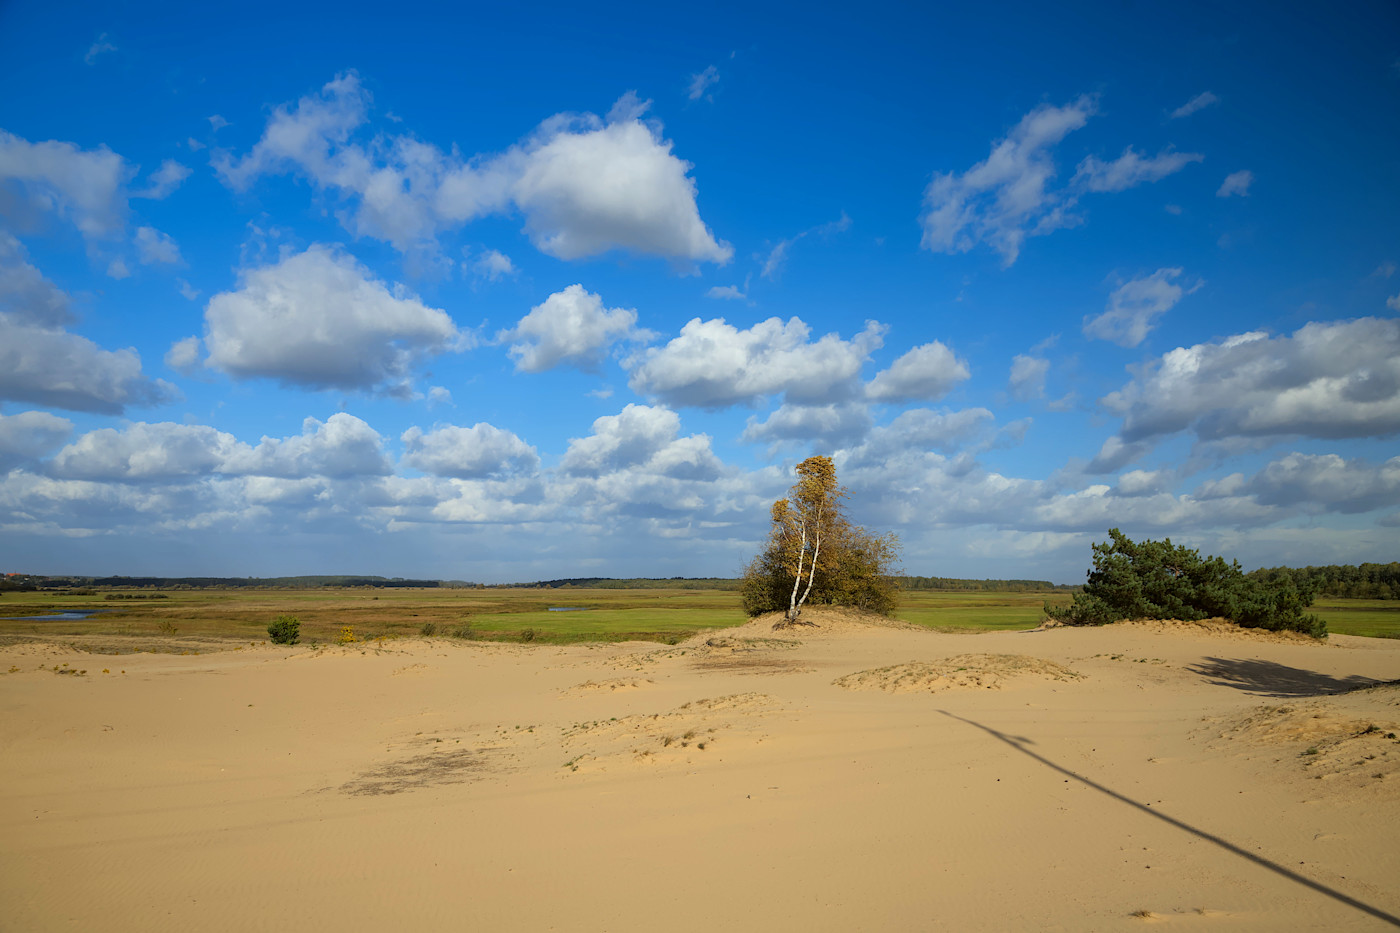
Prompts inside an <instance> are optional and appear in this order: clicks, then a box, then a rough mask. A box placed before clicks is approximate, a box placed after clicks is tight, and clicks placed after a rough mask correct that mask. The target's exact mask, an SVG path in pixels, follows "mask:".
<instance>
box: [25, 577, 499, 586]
mask: <svg viewBox="0 0 1400 933" xmlns="http://www.w3.org/2000/svg"><path fill="white" fill-rule="evenodd" d="M452 585H454V584H451V583H444V582H443V581H441V580H405V579H404V578H402V577H369V576H308V577H77V576H74V577H46V576H39V575H34V574H14V575H12V576H7V577H4V578H0V589H45V590H50V589H73V588H83V587H102V588H111V587H136V588H140V589H158V590H195V589H239V588H244V587H266V588H273V589H311V588H314V587H318V586H335V587H343V586H390V587H430V588H436V587H439V586H452ZM455 585H459V586H470V585H473V584H455Z"/></svg>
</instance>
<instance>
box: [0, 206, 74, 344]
mask: <svg viewBox="0 0 1400 933" xmlns="http://www.w3.org/2000/svg"><path fill="white" fill-rule="evenodd" d="M0 314H5V315H8V316H9V318H10V320H12V321H15V322H18V323H24V324H36V325H39V326H43V327H62V326H64V325H65V324H71V323H73V322H74V320H75V316H74V314H73V312H72V309H71V302H70V301H69V298H68V294H67V293H66V292H65V291H63V290H62V289H61V288H59V287H58V286H56V285H54V283H52V282H50V281H49V280H48V279H46V278H45V277H44V274H43V273H42V272H40V271H39V270H38V268H36V267H35V266H33V265H32V264H30V262H29V252H28V251H27V250H26V249H25V248H24V244H23V243H21V242H20V241H19V240H17V239H15V238H14V237H13V236H11V235H10V234H9V233H6V232H5V231H3V230H0Z"/></svg>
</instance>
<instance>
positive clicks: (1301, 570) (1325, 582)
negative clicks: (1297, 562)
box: [1249, 561, 1400, 599]
mask: <svg viewBox="0 0 1400 933" xmlns="http://www.w3.org/2000/svg"><path fill="white" fill-rule="evenodd" d="M1249 576H1251V577H1255V578H1258V579H1260V580H1264V581H1265V582H1270V583H1272V582H1274V581H1277V580H1283V579H1285V578H1287V579H1291V580H1292V581H1293V582H1294V583H1296V584H1297V585H1298V586H1299V587H1316V588H1317V589H1316V592H1317V593H1318V595H1320V596H1349V597H1352V598H1354V599H1400V563H1396V562H1394V561H1392V562H1391V563H1389V564H1345V565H1337V564H1333V565H1331V566H1329V567H1270V568H1268V569H1261V570H1252V571H1250V572H1249Z"/></svg>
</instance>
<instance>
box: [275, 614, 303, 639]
mask: <svg viewBox="0 0 1400 933" xmlns="http://www.w3.org/2000/svg"><path fill="white" fill-rule="evenodd" d="M267 634H268V636H269V637H270V638H271V639H272V643H273V644H274V645H295V644H296V643H297V639H298V638H300V637H301V620H300V619H298V618H297V617H296V616H278V617H277V618H276V619H274V620H273V622H272V624H271V625H269V626H268V627H267Z"/></svg>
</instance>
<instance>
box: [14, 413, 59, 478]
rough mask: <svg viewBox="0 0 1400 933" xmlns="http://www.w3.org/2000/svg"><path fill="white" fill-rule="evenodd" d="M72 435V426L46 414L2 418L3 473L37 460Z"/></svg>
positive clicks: (25, 414)
mask: <svg viewBox="0 0 1400 933" xmlns="http://www.w3.org/2000/svg"><path fill="white" fill-rule="evenodd" d="M72 433H73V422H71V421H69V420H68V419H67V418H60V417H58V416H57V415H53V414H49V413H48V412H46V411H22V412H20V413H19V414H16V415H0V470H4V471H8V470H12V469H14V468H15V467H16V466H20V465H22V464H25V463H29V462H31V461H34V460H37V459H38V458H39V457H42V456H43V455H45V454H47V453H49V452H50V451H52V450H54V449H55V448H57V447H58V446H59V445H60V444H62V443H63V442H64V441H65V440H67V439H68V436H69V435H70V434H72Z"/></svg>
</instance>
